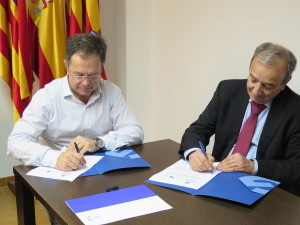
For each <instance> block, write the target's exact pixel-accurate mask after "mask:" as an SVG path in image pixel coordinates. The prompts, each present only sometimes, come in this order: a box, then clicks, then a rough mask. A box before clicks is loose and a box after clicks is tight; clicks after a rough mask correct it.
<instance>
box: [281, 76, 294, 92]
mask: <svg viewBox="0 0 300 225" xmlns="http://www.w3.org/2000/svg"><path fill="white" fill-rule="evenodd" d="M291 79H292V78H291V77H290V79H289V80H288V81H287V82H286V83H285V84H284V85H282V87H281V91H283V90H284V89H285V87H286V85H287V83H288V82H290V80H291Z"/></svg>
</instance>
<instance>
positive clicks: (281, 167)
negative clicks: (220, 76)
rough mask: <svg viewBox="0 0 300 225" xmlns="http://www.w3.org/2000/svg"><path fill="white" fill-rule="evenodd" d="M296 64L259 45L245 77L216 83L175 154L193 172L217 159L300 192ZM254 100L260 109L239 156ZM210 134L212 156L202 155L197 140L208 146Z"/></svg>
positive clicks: (222, 166)
mask: <svg viewBox="0 0 300 225" xmlns="http://www.w3.org/2000/svg"><path fill="white" fill-rule="evenodd" d="M296 62H297V60H296V58H295V56H294V55H293V53H292V52H290V51H289V50H288V49H286V48H284V47H282V46H280V45H276V44H273V43H263V44H261V45H260V46H258V47H257V48H256V50H255V52H254V55H253V57H252V60H251V64H250V68H249V75H248V79H247V80H226V81H222V82H220V83H219V85H218V87H217V90H216V91H215V93H214V96H213V98H212V99H211V101H210V102H209V104H208V106H207V107H206V109H205V110H204V112H203V113H202V114H201V115H200V116H199V118H198V119H197V120H196V121H195V122H194V123H192V124H191V125H190V127H189V128H188V129H186V131H185V133H184V135H183V137H182V142H181V146H180V149H179V154H181V155H182V156H183V157H184V158H185V159H187V160H189V163H190V166H191V168H192V169H193V170H195V171H207V170H210V169H212V163H213V162H214V161H219V162H220V163H219V165H218V167H217V169H219V170H221V171H223V172H234V171H239V172H244V173H248V174H254V175H257V176H261V177H265V178H269V179H274V180H277V181H280V182H281V185H280V187H281V188H283V189H285V190H287V191H289V192H291V193H294V194H296V195H298V196H300V96H299V95H297V94H296V93H294V92H293V91H292V90H291V89H290V88H289V87H288V86H287V83H288V82H289V81H290V80H291V77H292V73H293V71H294V69H295V67H296ZM252 102H254V103H256V105H259V106H262V107H264V109H263V110H262V112H261V113H260V114H259V115H258V119H257V123H256V127H255V128H254V129H255V130H254V134H253V136H251V138H250V140H249V141H250V147H249V148H248V149H246V150H247V151H246V154H245V155H243V154H241V153H240V152H238V151H236V150H235V147H236V146H237V144H236V143H238V142H237V140H238V138H240V137H239V133H242V132H240V131H242V128H243V126H244V124H245V122H246V120H247V119H248V117H249V115H250V114H251V107H253V106H252V104H254V103H252ZM214 134H215V144H214V147H213V151H212V155H211V154H207V155H206V156H205V155H204V154H203V153H202V151H200V148H199V144H198V142H199V141H201V142H202V143H203V144H204V146H206V145H208V144H209V139H210V137H211V136H212V135H214ZM240 136H241V135H240ZM241 142H243V141H241Z"/></svg>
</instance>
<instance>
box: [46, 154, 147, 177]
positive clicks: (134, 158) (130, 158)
mask: <svg viewBox="0 0 300 225" xmlns="http://www.w3.org/2000/svg"><path fill="white" fill-rule="evenodd" d="M88 155H98V156H104V157H103V158H102V159H101V160H100V161H99V162H97V163H96V164H95V165H94V166H93V167H92V168H91V169H89V170H88V171H86V172H84V173H82V174H81V175H80V176H79V177H84V176H92V175H98V174H103V173H105V172H108V171H112V170H118V169H125V168H137V167H151V165H150V164H149V163H148V162H146V161H145V160H144V159H143V158H142V157H140V156H139V155H138V154H137V153H136V152H135V151H134V150H132V149H131V148H126V149H121V150H118V151H105V152H96V153H89V154H88ZM45 180H47V181H51V180H54V179H50V178H45Z"/></svg>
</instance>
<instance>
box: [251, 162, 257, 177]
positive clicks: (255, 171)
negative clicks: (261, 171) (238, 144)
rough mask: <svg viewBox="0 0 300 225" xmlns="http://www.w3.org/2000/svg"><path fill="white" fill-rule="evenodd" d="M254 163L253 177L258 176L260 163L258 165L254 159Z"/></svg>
mask: <svg viewBox="0 0 300 225" xmlns="http://www.w3.org/2000/svg"><path fill="white" fill-rule="evenodd" d="M252 160H253V162H254V170H253V173H252V175H256V174H257V171H258V163H257V160H256V159H252Z"/></svg>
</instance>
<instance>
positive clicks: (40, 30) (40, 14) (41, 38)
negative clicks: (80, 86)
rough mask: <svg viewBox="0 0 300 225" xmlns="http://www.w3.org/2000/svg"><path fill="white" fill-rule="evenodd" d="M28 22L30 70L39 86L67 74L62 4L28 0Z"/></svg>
mask: <svg viewBox="0 0 300 225" xmlns="http://www.w3.org/2000/svg"><path fill="white" fill-rule="evenodd" d="M28 4H29V6H28V9H29V22H30V27H31V29H32V39H31V41H32V48H33V55H32V57H33V70H34V72H35V74H36V75H37V77H38V78H39V81H40V87H44V86H45V85H46V84H47V83H49V82H50V81H52V80H53V79H55V78H59V77H63V76H64V75H65V74H66V69H65V66H64V62H63V59H64V56H65V42H66V37H67V36H66V29H65V22H64V21H65V16H64V10H65V8H64V4H62V1H57V0H56V1H55V0H35V1H29V3H28Z"/></svg>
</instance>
